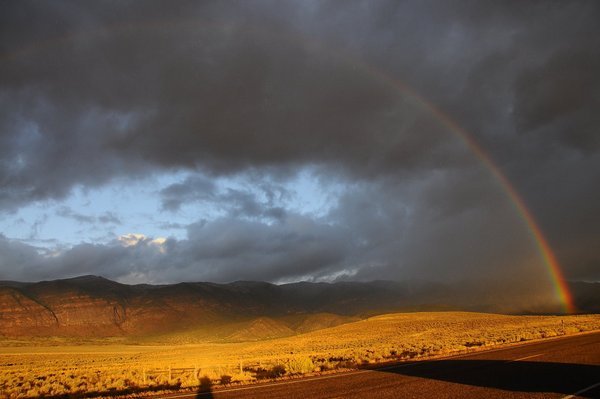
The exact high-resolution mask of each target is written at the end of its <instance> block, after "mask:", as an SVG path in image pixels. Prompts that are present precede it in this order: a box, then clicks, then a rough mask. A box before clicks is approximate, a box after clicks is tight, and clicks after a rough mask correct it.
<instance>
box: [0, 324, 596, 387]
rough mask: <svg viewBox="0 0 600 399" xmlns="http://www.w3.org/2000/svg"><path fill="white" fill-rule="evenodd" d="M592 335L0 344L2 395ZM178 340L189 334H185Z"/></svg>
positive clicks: (366, 332)
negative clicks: (562, 336) (128, 343)
mask: <svg viewBox="0 0 600 399" xmlns="http://www.w3.org/2000/svg"><path fill="white" fill-rule="evenodd" d="M594 330H600V315H575V316H505V315H495V314H482V313H469V312H425V313H395V314H387V315H381V316H376V317H371V318H368V319H365V320H360V321H355V322H351V323H347V324H343V325H339V326H335V327H331V328H325V329H322V330H318V331H313V332H309V333H305V334H299V335H295V336H290V337H285V338H277V339H267V340H262V341H254V342H250V341H248V342H230V343H227V342H220V343H219V342H206V341H204V342H196V343H192V344H181V345H165V344H159V343H157V342H155V343H152V342H151V341H148V340H145V341H143V344H139V343H138V344H137V345H124V344H120V343H111V341H107V342H108V344H102V342H100V343H96V344H93V345H90V344H81V345H73V344H71V345H36V346H33V345H26V346H2V347H0V396H2V397H7V398H24V397H25V398H26V397H37V396H40V395H45V396H46V397H52V396H59V395H64V394H74V395H77V394H84V393H86V394H91V393H97V394H98V396H101V395H105V396H107V395H115V394H117V393H128V392H129V393H131V392H138V391H146V390H162V389H171V388H176V387H180V388H186V387H189V388H191V387H197V386H198V385H200V384H202V383H205V384H235V383H240V384H241V383H250V382H253V381H256V380H258V379H267V378H274V377H282V376H292V375H302V374H311V373H322V372H329V371H332V370H340V369H352V368H356V367H357V366H360V365H368V364H377V363H381V362H386V361H403V360H418V359H424V358H428V357H432V356H443V355H447V354H452V353H460V352H468V351H473V350H477V349H481V348H489V347H494V346H499V345H505V344H509V343H515V342H522V341H528V340H532V339H539V338H545V337H553V336H561V335H570V334H576V333H579V332H584V331H594ZM186 334H188V336H189V332H186ZM49 342H50V341H49ZM52 342H60V341H56V340H55V341H52ZM6 343H10V342H8V341H7V342H6ZM12 343H13V344H14V343H15V342H12ZM38 344H39V342H38Z"/></svg>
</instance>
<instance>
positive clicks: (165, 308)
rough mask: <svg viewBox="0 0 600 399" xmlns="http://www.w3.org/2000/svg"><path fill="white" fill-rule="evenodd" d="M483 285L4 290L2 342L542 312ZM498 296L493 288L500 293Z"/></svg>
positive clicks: (587, 290) (235, 335) (49, 284)
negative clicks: (425, 314)
mask: <svg viewBox="0 0 600 399" xmlns="http://www.w3.org/2000/svg"><path fill="white" fill-rule="evenodd" d="M570 286H571V291H572V293H573V296H574V298H575V301H576V304H577V307H578V309H579V310H580V311H581V312H582V313H597V312H600V283H584V282H574V283H570ZM489 287H490V286H489V285H488V284H482V283H462V284H440V283H431V282H423V281H411V282H396V281H372V282H336V283H309V282H298V283H291V284H283V285H276V284H271V283H266V282H254V281H237V282H233V283H227V284H217V283H209V282H196V283H179V284H170V285H149V284H139V285H127V284H121V283H118V282H115V281H111V280H108V279H105V278H103V277H98V276H81V277H76V278H70V279H62V280H53V281H41V282H36V283H23V282H15V281H0V336H2V337H5V338H18V337H51V336H52V337H54V336H64V337H86V338H101V337H114V336H118V337H142V336H155V337H159V336H168V335H169V334H172V333H175V332H178V333H186V332H194V334H195V337H196V338H198V339H199V338H207V339H217V338H218V339H226V340H229V341H244V340H252V339H264V338H270V337H276V336H286V335H293V334H297V333H302V332H307V331H312V330H317V329H320V328H326V327H331V326H334V325H338V324H342V323H345V322H349V321H355V320H358V319H360V318H364V317H368V316H371V315H375V314H382V313H389V312H399V311H429V310H437V311H439V310H468V311H484V312H495V313H543V312H545V313H548V312H552V311H553V309H555V308H547V307H546V308H545V307H544V306H543V305H541V303H542V300H541V299H539V298H536V297H531V298H525V297H519V296H518V295H515V294H514V293H512V292H510V290H508V291H507V290H502V289H494V290H491V289H489ZM496 288H497V287H496Z"/></svg>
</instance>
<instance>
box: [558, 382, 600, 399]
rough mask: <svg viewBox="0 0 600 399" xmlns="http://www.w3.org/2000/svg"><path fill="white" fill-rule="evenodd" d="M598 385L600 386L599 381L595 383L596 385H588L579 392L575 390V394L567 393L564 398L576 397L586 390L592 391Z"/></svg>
mask: <svg viewBox="0 0 600 399" xmlns="http://www.w3.org/2000/svg"><path fill="white" fill-rule="evenodd" d="M596 387H600V382H597V383H595V384H594V385H590V386H589V387H587V388H583V389H582V390H580V391H577V392H575V393H574V394H572V395H567V396H565V397H563V398H562V399H571V398H574V397H576V396H577V395H581V394H582V393H584V392H587V391H591V390H592V389H594V388H596Z"/></svg>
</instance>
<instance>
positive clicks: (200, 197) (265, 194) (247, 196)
mask: <svg viewBox="0 0 600 399" xmlns="http://www.w3.org/2000/svg"><path fill="white" fill-rule="evenodd" d="M255 183H256V184H254V185H253V187H254V189H253V190H251V189H249V188H243V189H239V188H231V187H227V188H222V189H221V188H219V187H217V185H216V184H215V183H214V182H213V181H212V180H210V179H208V178H206V177H204V176H200V175H192V176H188V177H187V178H185V179H184V180H183V181H182V182H180V183H174V184H171V185H169V186H167V187H165V188H164V189H162V190H161V191H160V198H161V202H162V208H163V209H164V210H168V211H172V212H173V211H178V210H179V209H180V208H181V206H182V205H183V204H193V203H203V204H206V205H209V206H212V207H213V208H216V209H218V210H219V211H222V212H225V213H226V214H227V215H229V216H230V217H246V218H268V219H280V218H282V217H284V216H285V214H286V211H285V209H284V207H283V206H282V205H284V203H285V201H286V200H288V199H289V198H291V194H290V193H289V192H288V190H287V189H285V188H284V187H283V186H281V185H279V184H276V183H268V182H260V181H258V182H255ZM259 197H260V198H259Z"/></svg>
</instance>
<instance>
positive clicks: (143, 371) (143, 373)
mask: <svg viewBox="0 0 600 399" xmlns="http://www.w3.org/2000/svg"><path fill="white" fill-rule="evenodd" d="M142 380H143V381H144V385H146V368H145V367H144V368H143V369H142Z"/></svg>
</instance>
